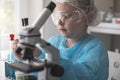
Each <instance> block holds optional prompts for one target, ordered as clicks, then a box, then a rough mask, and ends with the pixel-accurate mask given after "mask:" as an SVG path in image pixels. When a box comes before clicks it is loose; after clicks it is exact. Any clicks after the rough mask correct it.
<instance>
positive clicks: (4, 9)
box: [0, 0, 15, 34]
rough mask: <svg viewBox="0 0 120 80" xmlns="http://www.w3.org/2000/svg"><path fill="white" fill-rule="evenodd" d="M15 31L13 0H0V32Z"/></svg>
mask: <svg viewBox="0 0 120 80" xmlns="http://www.w3.org/2000/svg"><path fill="white" fill-rule="evenodd" d="M13 32H15V0H0V34H6V33H8V34H9V33H13Z"/></svg>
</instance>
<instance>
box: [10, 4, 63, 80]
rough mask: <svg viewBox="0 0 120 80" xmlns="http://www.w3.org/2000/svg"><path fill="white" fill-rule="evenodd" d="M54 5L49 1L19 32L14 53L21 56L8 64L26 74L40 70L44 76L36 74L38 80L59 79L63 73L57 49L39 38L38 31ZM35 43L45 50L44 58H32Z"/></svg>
mask: <svg viewBox="0 0 120 80" xmlns="http://www.w3.org/2000/svg"><path fill="white" fill-rule="evenodd" d="M55 7H56V5H55V3H54V2H50V3H49V4H48V6H47V7H45V8H44V9H43V11H42V12H41V14H40V16H38V17H37V19H36V20H35V21H34V23H33V24H32V25H31V26H29V27H26V28H24V29H23V30H22V31H21V32H20V34H19V36H20V43H19V44H18V47H17V49H16V53H17V54H21V53H22V58H21V59H20V61H18V62H13V63H10V64H9V66H10V67H11V68H14V69H16V70H18V71H21V72H24V73H26V74H27V73H32V72H40V74H43V75H44V76H39V75H38V76H39V79H38V80H60V77H61V76H62V75H63V73H64V69H63V68H62V67H61V66H60V65H59V64H60V54H59V50H58V49H57V48H55V47H54V46H52V45H51V44H50V43H48V42H47V41H45V40H43V39H41V34H40V32H39V30H40V28H41V27H42V25H43V24H44V23H45V21H46V20H47V19H48V17H49V16H50V15H51V13H52V12H53V10H54V8H55ZM36 45H39V46H40V47H41V48H42V49H43V50H44V51H45V52H46V53H45V55H46V57H45V59H44V60H37V59H36V58H34V56H33V51H34V50H35V47H38V46H36Z"/></svg>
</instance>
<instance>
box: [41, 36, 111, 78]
mask: <svg viewBox="0 0 120 80" xmlns="http://www.w3.org/2000/svg"><path fill="white" fill-rule="evenodd" d="M48 42H49V43H51V44H52V45H53V46H55V47H56V48H58V49H59V51H60V64H61V66H62V67H63V68H64V70H65V71H64V75H63V76H62V77H61V80H107V79H108V74H109V60H108V53H107V49H106V47H105V45H104V44H103V43H102V41H101V40H99V39H98V38H96V37H94V36H91V35H86V36H84V37H83V38H82V39H81V40H80V41H78V42H77V43H76V44H75V45H74V46H73V47H71V48H67V47H66V38H64V37H62V36H61V35H59V34H58V35H55V36H53V37H51V38H50V39H49V40H48ZM44 56H45V54H44V53H43V54H42V55H41V56H40V57H39V58H43V57H44Z"/></svg>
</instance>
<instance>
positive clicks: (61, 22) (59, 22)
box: [58, 17, 65, 26]
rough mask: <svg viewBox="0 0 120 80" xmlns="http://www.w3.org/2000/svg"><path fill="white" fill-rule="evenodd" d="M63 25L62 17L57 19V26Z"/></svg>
mask: <svg viewBox="0 0 120 80" xmlns="http://www.w3.org/2000/svg"><path fill="white" fill-rule="evenodd" d="M64 24H65V21H64V18H63V17H61V18H59V20H58V25H61V26H63V25H64Z"/></svg>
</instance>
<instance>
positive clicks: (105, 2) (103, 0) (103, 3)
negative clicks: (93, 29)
mask: <svg viewBox="0 0 120 80" xmlns="http://www.w3.org/2000/svg"><path fill="white" fill-rule="evenodd" d="M94 1H95V4H96V7H97V9H98V10H102V11H107V10H108V9H109V7H110V6H112V7H113V0H94Z"/></svg>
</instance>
